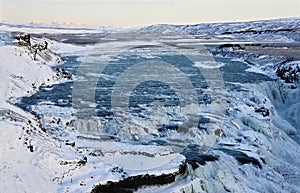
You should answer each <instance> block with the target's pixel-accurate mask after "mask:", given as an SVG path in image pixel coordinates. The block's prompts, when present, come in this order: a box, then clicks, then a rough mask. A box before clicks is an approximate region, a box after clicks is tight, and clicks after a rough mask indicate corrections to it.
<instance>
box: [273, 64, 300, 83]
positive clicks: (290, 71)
mask: <svg viewBox="0 0 300 193" xmlns="http://www.w3.org/2000/svg"><path fill="white" fill-rule="evenodd" d="M276 74H277V76H279V77H280V78H281V79H282V80H284V81H285V82H286V83H295V82H297V81H298V80H299V79H298V74H300V68H299V67H298V66H296V67H295V68H292V67H291V66H285V65H280V66H279V67H278V68H277V70H276Z"/></svg>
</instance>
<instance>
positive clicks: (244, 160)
mask: <svg viewBox="0 0 300 193" xmlns="http://www.w3.org/2000/svg"><path fill="white" fill-rule="evenodd" d="M217 150H219V151H222V152H224V153H226V154H227V155H230V156H233V157H234V158H235V159H236V160H237V161H238V162H239V163H240V164H249V163H252V164H253V165H255V166H258V167H259V168H262V166H261V164H260V162H259V161H258V160H257V159H255V158H253V157H249V156H248V155H247V154H245V153H243V152H241V151H237V150H232V149H226V148H218V149H217Z"/></svg>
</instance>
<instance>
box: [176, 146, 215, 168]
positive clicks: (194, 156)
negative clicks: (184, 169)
mask: <svg viewBox="0 0 300 193" xmlns="http://www.w3.org/2000/svg"><path fill="white" fill-rule="evenodd" d="M181 154H182V155H184V156H185V157H186V161H187V163H189V164H190V165H191V166H192V167H193V169H197V168H198V167H199V165H205V164H206V163H207V162H211V161H217V160H218V158H219V156H218V155H209V154H201V151H200V146H199V145H196V144H190V145H188V147H187V148H186V149H185V150H184V151H183V152H182V153H181Z"/></svg>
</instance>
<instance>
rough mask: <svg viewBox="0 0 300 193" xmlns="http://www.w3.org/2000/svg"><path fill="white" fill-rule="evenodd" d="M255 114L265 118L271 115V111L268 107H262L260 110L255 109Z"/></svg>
mask: <svg viewBox="0 0 300 193" xmlns="http://www.w3.org/2000/svg"><path fill="white" fill-rule="evenodd" d="M255 112H257V113H260V114H261V115H262V116H264V117H267V116H269V115H270V111H269V109H267V108H266V107H260V108H258V109H255Z"/></svg>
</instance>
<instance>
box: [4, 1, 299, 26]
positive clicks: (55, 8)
mask: <svg viewBox="0 0 300 193" xmlns="http://www.w3.org/2000/svg"><path fill="white" fill-rule="evenodd" d="M0 3H1V4H0V21H9V22H11V23H18V24H27V23H30V22H37V23H39V22H40V23H46V24H49V23H51V22H58V23H70V22H73V23H77V24H86V25H89V26H112V27H139V26H145V25H150V24H159V23H170V24H195V23H208V22H226V21H249V20H260V19H273V18H282V17H300V0H0Z"/></svg>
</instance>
